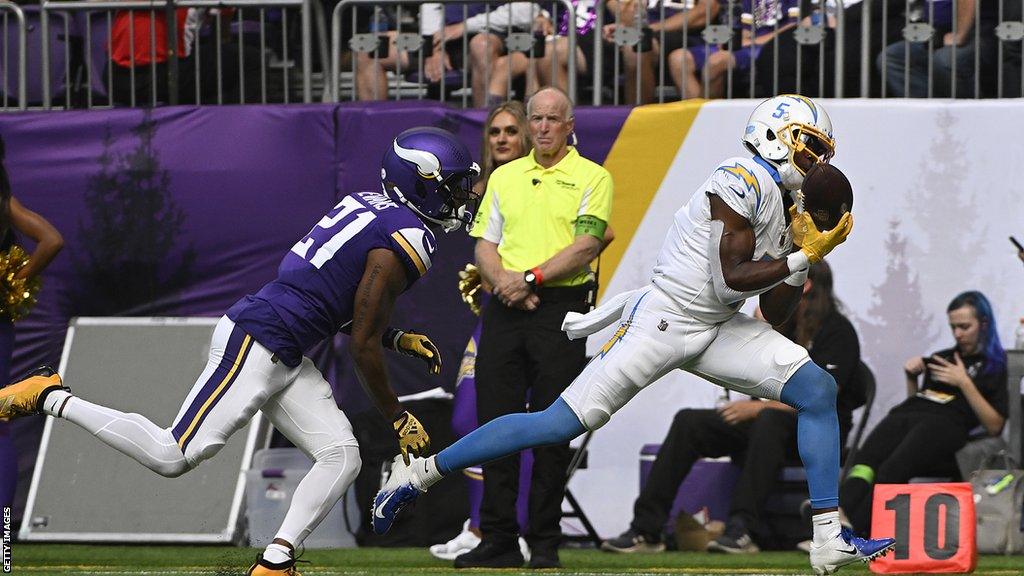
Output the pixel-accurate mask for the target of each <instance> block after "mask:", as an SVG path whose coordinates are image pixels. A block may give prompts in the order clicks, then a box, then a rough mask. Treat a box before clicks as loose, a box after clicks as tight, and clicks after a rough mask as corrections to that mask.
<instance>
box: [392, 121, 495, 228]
mask: <svg viewBox="0 0 1024 576" xmlns="http://www.w3.org/2000/svg"><path fill="white" fill-rule="evenodd" d="M478 176H480V166H478V165H477V163H476V162H474V161H473V158H471V157H470V155H469V149H467V148H466V146H465V145H464V144H463V143H462V142H459V140H458V139H456V138H455V136H453V135H452V134H451V133H450V132H447V131H445V130H442V129H440V128H431V127H422V128H410V129H409V130H406V131H405V132H402V133H401V134H399V135H398V137H397V138H395V140H394V142H392V143H391V147H390V148H389V149H388V151H387V152H385V153H384V160H383V162H382V163H381V169H380V181H381V185H383V187H384V193H385V194H387V195H388V196H389V197H390V198H391V199H392V200H394V201H395V202H400V203H402V204H405V205H406V206H408V207H409V208H410V209H411V210H412V211H413V212H415V213H416V215H417V216H419V217H420V218H421V219H422V220H423V221H424V222H427V223H429V224H435V225H437V226H440V227H441V228H443V229H444V231H445V232H451V231H452V230H457V229H459V227H461V226H462V225H463V224H466V225H469V224H470V222H472V220H473V212H474V211H475V209H476V202H477V200H478V198H477V195H476V193H475V192H473V182H474V181H475V180H476V178H477V177H478Z"/></svg>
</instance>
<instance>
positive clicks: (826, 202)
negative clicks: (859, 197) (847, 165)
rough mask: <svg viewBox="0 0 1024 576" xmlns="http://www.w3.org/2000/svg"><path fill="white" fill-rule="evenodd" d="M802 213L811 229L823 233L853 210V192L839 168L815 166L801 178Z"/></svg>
mask: <svg viewBox="0 0 1024 576" xmlns="http://www.w3.org/2000/svg"><path fill="white" fill-rule="evenodd" d="M801 191H802V192H803V195H804V210H805V211H807V212H809V213H810V215H811V219H813V220H814V225H815V226H817V227H818V230H821V231H822V232H824V231H825V230H831V229H833V228H835V227H836V224H839V219H840V218H842V217H843V214H844V213H846V212H849V211H851V210H852V209H853V188H852V187H851V186H850V181H849V180H847V178H846V175H845V174H843V173H842V172H841V171H840V170H839V168H836V167H835V166H833V165H831V164H815V165H814V166H813V167H811V169H810V170H808V171H807V175H806V176H804V185H803V188H801Z"/></svg>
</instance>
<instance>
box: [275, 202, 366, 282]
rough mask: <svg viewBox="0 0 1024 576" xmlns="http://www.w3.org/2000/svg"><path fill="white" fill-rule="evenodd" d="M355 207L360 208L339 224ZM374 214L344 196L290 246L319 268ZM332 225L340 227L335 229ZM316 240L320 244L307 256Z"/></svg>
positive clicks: (355, 209)
mask: <svg viewBox="0 0 1024 576" xmlns="http://www.w3.org/2000/svg"><path fill="white" fill-rule="evenodd" d="M358 210H362V212H359V213H358V214H356V217H355V218H352V219H349V220H348V221H347V222H345V223H344V225H341V223H342V222H343V221H345V220H346V218H348V217H349V216H351V215H352V214H353V213H355V212H357V211H358ZM332 213H333V215H332ZM375 218H376V216H375V215H374V214H373V212H370V211H369V210H366V208H365V207H364V206H363V205H362V204H360V203H359V201H358V200H356V199H355V198H353V197H351V196H346V197H344V198H342V200H341V202H338V204H337V206H335V207H334V208H332V209H331V211H330V212H328V213H327V215H326V216H324V217H323V218H321V219H320V221H319V222H317V223H316V226H313V229H312V230H310V231H309V234H306V236H305V237H304V238H303V239H302V240H299V241H298V242H296V243H295V245H294V246H292V252H293V253H295V254H296V255H297V256H299V258H302V259H303V260H306V261H308V262H309V263H310V264H312V265H313V266H315V267H316V268H317V269H319V268H321V267H322V266H323V265H324V264H325V263H326V262H327V261H328V260H330V259H331V258H333V257H334V253H335V252H337V251H338V250H339V249H340V248H341V247H342V246H344V245H345V243H346V242H348V241H349V240H351V239H352V238H353V237H355V235H356V234H358V233H359V232H360V231H361V230H362V229H363V228H366V226H367V224H369V223H370V222H372V221H373V220H374V219H375ZM335 228H340V229H338V230H335ZM317 243H319V244H320V247H319V248H317V250H316V252H314V253H313V257H312V258H309V257H308V256H309V251H310V249H311V248H312V247H313V246H314V245H315V244H317Z"/></svg>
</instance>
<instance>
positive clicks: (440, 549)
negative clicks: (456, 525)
mask: <svg viewBox="0 0 1024 576" xmlns="http://www.w3.org/2000/svg"><path fill="white" fill-rule="evenodd" d="M479 544H480V537H479V536H477V535H476V534H474V533H473V532H471V531H470V530H469V520H466V523H465V524H463V525H462V532H461V533H460V534H459V535H458V536H456V537H455V538H452V539H451V540H449V541H447V542H445V543H444V544H434V545H433V546H431V547H430V553H431V554H432V555H433V556H434V558H439V559H441V560H455V557H456V556H460V555H462V554H465V553H466V552H469V551H470V550H472V549H474V548H476V547H477V545H479Z"/></svg>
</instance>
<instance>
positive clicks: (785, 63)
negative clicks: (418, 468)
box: [0, 0, 1024, 109]
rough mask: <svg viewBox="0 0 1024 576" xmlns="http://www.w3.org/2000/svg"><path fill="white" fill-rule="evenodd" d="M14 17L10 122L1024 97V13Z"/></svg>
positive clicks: (125, 7)
mask: <svg viewBox="0 0 1024 576" xmlns="http://www.w3.org/2000/svg"><path fill="white" fill-rule="evenodd" d="M332 4H333V6H332ZM325 6H326V8H330V11H329V19H328V17H327V16H328V11H327V10H325ZM0 7H2V8H3V25H4V31H3V34H4V43H3V46H2V47H0V48H2V49H3V54H2V55H0V64H2V66H3V71H4V79H3V97H2V101H0V104H2V109H14V108H22V109H23V108H25V107H39V108H44V109H46V108H51V107H60V108H66V107H87V108H88V107H98V106H112V105H124V106H155V105H160V104H174V103H201V104H231V103H261V102H262V103H267V102H297V101H301V102H312V101H325V102H339V101H352V100H375V99H392V100H400V99H408V98H416V99H437V100H441V101H445V102H449V103H452V104H453V105H458V106H463V107H470V106H473V107H484V106H488V105H490V104H493V103H494V102H495V101H497V100H498V99H504V98H519V99H523V98H525V97H526V96H528V95H529V94H530V93H532V91H534V90H536V89H537V88H538V87H540V86H543V85H548V84H555V85H559V86H561V87H562V88H564V89H565V90H566V91H567V92H568V93H569V94H570V95H571V97H572V98H573V100H574V101H576V102H577V103H580V104H594V105H601V104H641V103H648V102H666V101H672V100H679V99H686V98H694V97H699V98H761V97H765V96H769V95H772V94H776V93H780V92H800V93H805V94H807V95H809V96H817V97H927V98H934V97H954V98H982V97H1004V98H1005V97H1024V83H1022V82H1021V78H1022V77H1024V62H1022V58H1021V52H1022V46H1024V22H1022V19H1024V17H1022V12H1024V0H861V1H853V0H845V1H836V0H633V1H615V0H545V1H541V2H536V3H532V2H511V3H510V2H498V1H489V2H473V1H470V0H439V1H438V2H432V3H422V2H411V1H402V0H340V1H337V2H336V3H334V0H330V1H329V2H327V3H326V4H325V3H321V2H320V1H313V0H224V1H220V0H152V1H149V0H129V1H113V0H108V1H99V2H78V1H67V0H50V1H44V2H43V3H42V4H41V5H39V6H30V5H26V6H17V5H14V4H12V3H10V2H7V1H0ZM12 15H13V18H12V17H11V16H12ZM167 22H175V25H173V26H167V25H166V23H167ZM462 24H465V25H462ZM179 36H181V37H179ZM314 48H315V50H314ZM15 86H16V87H17V88H16V90H15V89H14V87H15Z"/></svg>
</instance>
